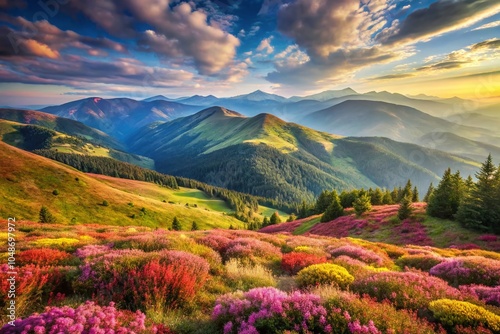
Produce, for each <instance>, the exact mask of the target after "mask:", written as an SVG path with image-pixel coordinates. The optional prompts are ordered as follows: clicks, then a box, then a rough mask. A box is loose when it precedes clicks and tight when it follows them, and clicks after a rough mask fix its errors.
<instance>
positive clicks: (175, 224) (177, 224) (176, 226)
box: [172, 217, 182, 231]
mask: <svg viewBox="0 0 500 334" xmlns="http://www.w3.org/2000/svg"><path fill="white" fill-rule="evenodd" d="M181 229H182V226H181V223H180V222H179V219H177V217H174V220H173V221H172V230H174V231H180V230H181Z"/></svg>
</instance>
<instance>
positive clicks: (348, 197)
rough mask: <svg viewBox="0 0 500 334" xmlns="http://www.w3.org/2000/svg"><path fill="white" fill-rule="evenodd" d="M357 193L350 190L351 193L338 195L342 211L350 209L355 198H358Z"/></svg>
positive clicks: (346, 192)
mask: <svg viewBox="0 0 500 334" xmlns="http://www.w3.org/2000/svg"><path fill="white" fill-rule="evenodd" d="M358 196H359V192H358V191H357V190H352V191H349V192H348V191H345V190H344V191H342V193H341V194H340V196H339V197H340V204H341V205H342V207H343V208H344V209H347V208H352V205H353V203H354V201H355V200H356V198H358Z"/></svg>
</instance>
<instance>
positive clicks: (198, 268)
mask: <svg viewBox="0 0 500 334" xmlns="http://www.w3.org/2000/svg"><path fill="white" fill-rule="evenodd" d="M3 223H4V224H5V225H6V222H5V221H4V222H3ZM17 226H18V231H17V232H16V241H17V244H16V254H15V258H16V269H15V270H16V271H17V281H16V319H15V320H11V319H9V317H8V314H7V305H6V301H7V300H8V299H7V296H6V294H7V293H8V291H9V289H10V286H9V284H8V282H7V280H6V279H2V281H1V282H0V294H1V298H0V304H1V305H0V307H1V308H2V311H3V312H2V324H5V325H3V327H1V329H0V333H26V334H28V333H137V334H139V333H209V334H210V333H226V334H229V333H247V334H250V333H405V334H406V333H409V334H411V333H415V334H420V333H500V253H498V252H494V251H488V250H482V249H459V248H437V247H431V246H422V245H411V244H408V245H405V246H396V245H393V244H385V243H379V242H370V241H365V240H362V239H355V238H351V237H341V238H336V237H327V236H314V235H309V236H305V235H297V236H295V235H292V234H290V233H283V232H280V233H277V234H265V233H259V232H253V231H246V230H221V229H218V230H210V231H193V232H174V231H166V230H163V229H152V228H148V227H123V226H107V225H73V226H68V225H62V224H40V223H33V222H27V221H22V222H18V224H17ZM493 237H494V236H491V235H489V236H483V237H482V238H483V239H493ZM495 241H496V239H495ZM2 243H3V244H2V246H3V247H6V241H5V239H2ZM0 257H1V261H0V263H3V265H2V266H1V267H0V271H2V277H4V276H6V275H7V273H8V272H9V268H8V267H7V265H6V263H7V257H6V255H4V254H2V255H1V256H0ZM9 322H10V324H9Z"/></svg>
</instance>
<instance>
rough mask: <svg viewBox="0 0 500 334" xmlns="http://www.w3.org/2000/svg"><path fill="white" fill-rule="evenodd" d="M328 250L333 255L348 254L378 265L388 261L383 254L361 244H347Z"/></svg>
mask: <svg viewBox="0 0 500 334" xmlns="http://www.w3.org/2000/svg"><path fill="white" fill-rule="evenodd" d="M328 252H329V253H330V254H331V255H332V256H341V255H346V256H349V257H352V258H353V259H357V260H360V261H363V262H365V263H367V264H373V265H377V266H383V265H384V262H386V261H384V260H385V259H383V258H382V256H381V255H379V254H377V253H375V252H373V251H371V250H369V249H365V248H363V247H359V246H352V245H345V246H341V247H338V248H333V247H329V248H328Z"/></svg>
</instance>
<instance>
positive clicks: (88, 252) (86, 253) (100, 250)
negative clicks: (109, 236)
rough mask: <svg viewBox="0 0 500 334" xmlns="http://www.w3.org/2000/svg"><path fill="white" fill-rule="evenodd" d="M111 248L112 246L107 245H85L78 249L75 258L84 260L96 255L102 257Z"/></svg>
mask: <svg viewBox="0 0 500 334" xmlns="http://www.w3.org/2000/svg"><path fill="white" fill-rule="evenodd" d="M111 248H112V244H108V245H86V246H83V247H80V248H78V249H77V250H76V251H75V256H76V257H78V258H80V259H82V260H83V259H85V258H87V257H92V256H96V255H102V254H105V253H107V252H109V251H110V250H111Z"/></svg>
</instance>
